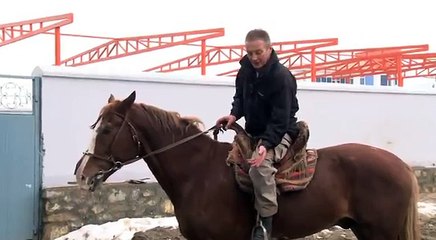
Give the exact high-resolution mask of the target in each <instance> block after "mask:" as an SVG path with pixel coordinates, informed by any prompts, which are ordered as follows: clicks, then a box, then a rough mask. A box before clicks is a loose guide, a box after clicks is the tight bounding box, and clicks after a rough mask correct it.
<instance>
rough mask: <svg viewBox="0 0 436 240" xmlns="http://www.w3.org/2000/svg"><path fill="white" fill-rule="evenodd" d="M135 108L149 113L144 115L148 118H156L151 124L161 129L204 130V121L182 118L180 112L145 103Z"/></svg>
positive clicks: (195, 118) (190, 117) (189, 117)
mask: <svg viewBox="0 0 436 240" xmlns="http://www.w3.org/2000/svg"><path fill="white" fill-rule="evenodd" d="M135 106H137V107H139V108H141V109H142V110H144V111H145V112H147V114H144V115H145V116H146V117H147V118H154V119H152V120H153V121H149V122H153V123H156V124H159V125H160V127H161V128H163V129H165V130H167V131H173V130H180V131H182V132H185V131H187V130H188V129H189V128H191V127H195V128H196V130H200V131H201V130H202V129H204V123H203V121H201V119H199V118H198V117H196V116H181V115H180V114H179V113H178V112H175V111H166V110H163V109H161V108H158V107H156V106H153V105H147V104H145V103H137V104H135ZM200 125H201V127H200ZM151 127H154V126H151Z"/></svg>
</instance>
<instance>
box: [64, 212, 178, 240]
mask: <svg viewBox="0 0 436 240" xmlns="http://www.w3.org/2000/svg"><path fill="white" fill-rule="evenodd" d="M177 226H178V223H177V219H176V218H175V217H164V218H122V219H120V220H118V221H116V222H107V223H104V224H101V225H94V224H90V225H85V226H83V227H81V228H80V229H77V230H75V231H73V232H70V233H68V234H66V235H64V236H61V237H59V238H56V239H55V240H79V239H80V240H131V239H132V237H133V234H135V233H136V232H143V231H146V230H149V229H152V228H155V227H173V228H177Z"/></svg>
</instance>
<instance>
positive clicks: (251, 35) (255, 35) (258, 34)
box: [245, 29, 271, 45]
mask: <svg viewBox="0 0 436 240" xmlns="http://www.w3.org/2000/svg"><path fill="white" fill-rule="evenodd" d="M255 40H262V41H264V42H265V43H266V44H268V45H270V44H271V40H270V38H269V34H268V33H267V32H266V31H265V30H263V29H253V30H250V31H249V32H248V33H247V36H245V41H246V42H251V41H255Z"/></svg>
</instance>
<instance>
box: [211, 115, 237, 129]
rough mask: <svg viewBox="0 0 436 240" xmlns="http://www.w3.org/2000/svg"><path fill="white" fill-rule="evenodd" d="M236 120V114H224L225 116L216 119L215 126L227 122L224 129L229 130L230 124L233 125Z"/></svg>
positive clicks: (221, 125) (220, 125)
mask: <svg viewBox="0 0 436 240" xmlns="http://www.w3.org/2000/svg"><path fill="white" fill-rule="evenodd" d="M235 121H236V117H235V116H233V115H227V116H224V117H221V118H220V119H218V120H217V121H216V125H215V126H216V127H223V125H224V124H225V126H224V129H226V130H227V129H228V128H229V127H230V125H232V124H233V123H234V122H235Z"/></svg>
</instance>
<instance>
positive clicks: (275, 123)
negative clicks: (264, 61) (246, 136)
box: [260, 74, 296, 150]
mask: <svg viewBox="0 0 436 240" xmlns="http://www.w3.org/2000/svg"><path fill="white" fill-rule="evenodd" d="M278 77H279V78H280V79H277V80H278V81H277V82H278V83H279V84H278V87H277V88H276V90H275V91H274V92H273V93H272V95H271V105H272V113H271V120H270V122H269V123H268V124H267V126H266V130H265V132H264V133H263V134H262V135H261V136H260V139H261V140H262V143H261V144H262V145H263V146H264V147H265V148H266V149H267V150H268V149H272V148H274V147H276V146H277V145H278V144H279V143H280V142H281V140H282V138H283V136H284V135H285V133H286V131H287V130H288V127H289V116H290V114H291V107H292V106H291V104H292V102H293V98H294V97H295V96H294V95H295V93H296V89H292V90H291V88H290V86H291V80H294V79H291V78H292V77H293V76H292V75H291V74H279V76H278Z"/></svg>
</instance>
